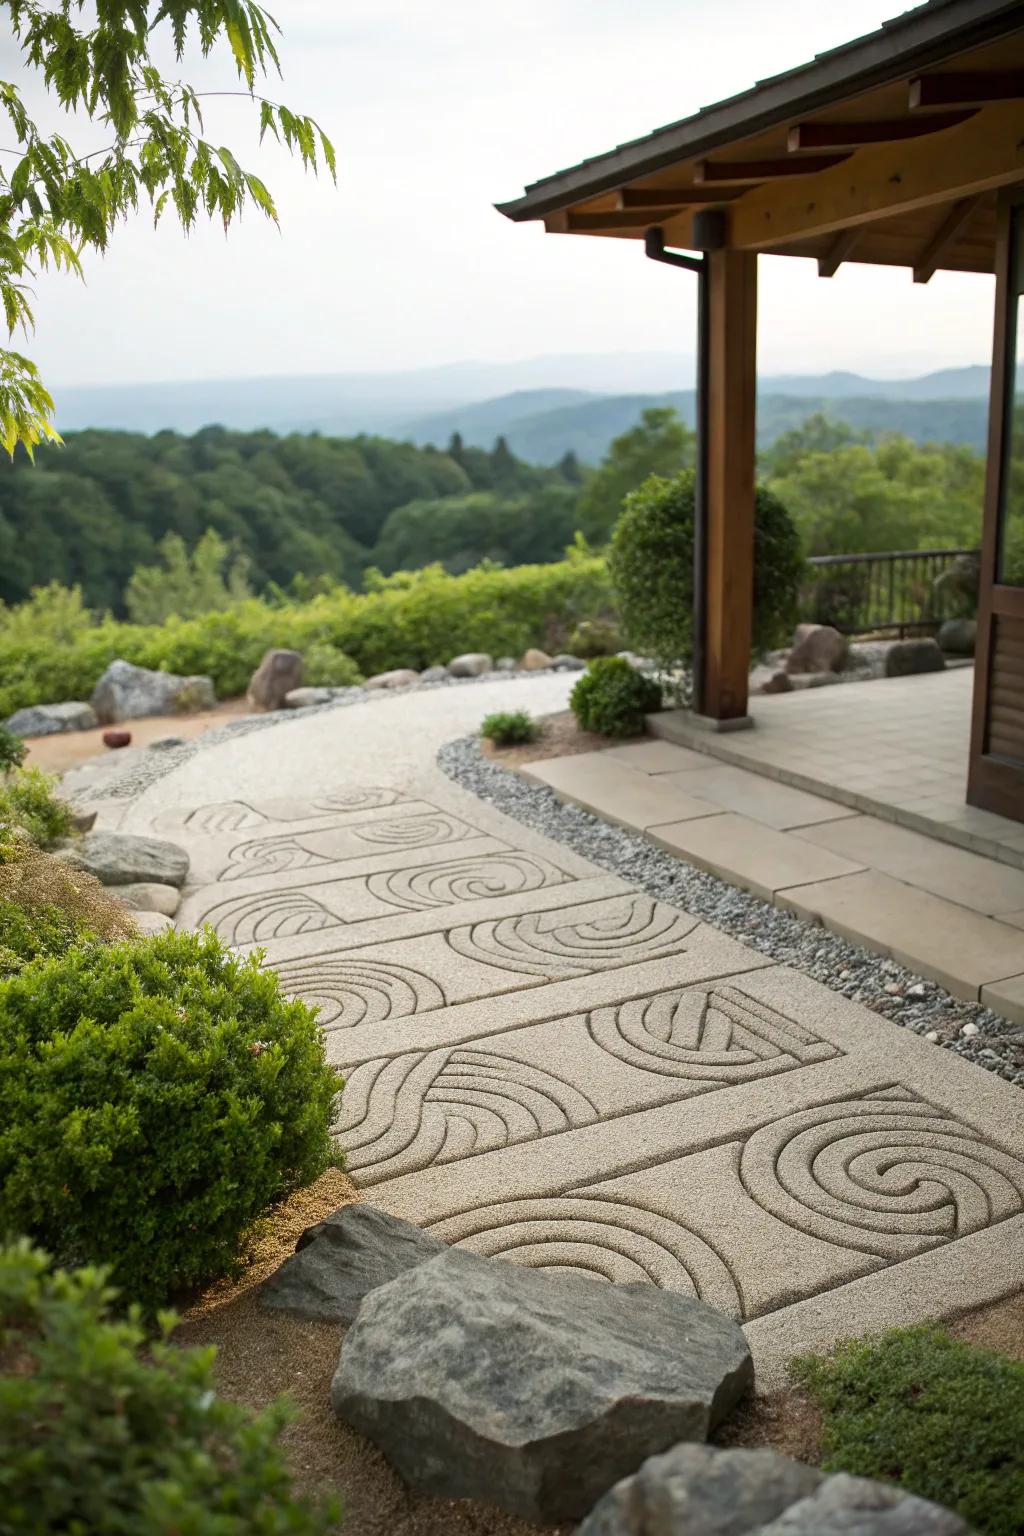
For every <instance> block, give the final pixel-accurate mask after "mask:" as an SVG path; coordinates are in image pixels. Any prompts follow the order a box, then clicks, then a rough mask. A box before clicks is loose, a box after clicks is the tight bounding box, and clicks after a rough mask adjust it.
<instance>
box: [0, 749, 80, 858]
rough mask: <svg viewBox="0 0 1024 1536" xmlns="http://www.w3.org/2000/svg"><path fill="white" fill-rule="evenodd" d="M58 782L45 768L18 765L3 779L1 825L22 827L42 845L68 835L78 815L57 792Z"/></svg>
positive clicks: (0, 791) (0, 794)
mask: <svg viewBox="0 0 1024 1536" xmlns="http://www.w3.org/2000/svg"><path fill="white" fill-rule="evenodd" d="M56 783H57V781H56V779H55V778H53V777H52V775H50V774H46V773H44V772H43V771H42V769H41V768H15V769H14V771H13V772H11V773H8V774H7V775H6V776H4V777H2V778H0V826H6V827H9V828H10V827H13V828H18V829H19V830H20V831H22V832H23V833H24V834H25V835H26V836H27V837H29V838H31V840H32V842H34V843H36V844H37V845H38V846H39V847H40V848H52V847H53V845H54V844H55V843H57V842H59V841H60V839H61V838H62V837H67V835H68V833H69V832H70V831H71V828H72V824H73V821H74V814H73V812H72V810H71V807H70V806H69V805H68V804H67V803H66V801H64V800H61V799H60V798H59V796H58V795H57V794H56V793H55V789H56Z"/></svg>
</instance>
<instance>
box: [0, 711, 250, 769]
mask: <svg viewBox="0 0 1024 1536" xmlns="http://www.w3.org/2000/svg"><path fill="white" fill-rule="evenodd" d="M251 714H252V709H251V708H250V706H249V705H248V704H247V703H246V701H245V699H224V700H223V701H222V702H221V703H220V704H218V705H217V706H216V708H214V709H207V710H204V711H203V712H202V713H201V714H194V715H152V716H151V717H150V718H149V719H146V720H126V721H124V723H123V724H122V725H116V726H110V725H101V726H99V727H98V729H96V730H95V731H68V732H66V733H64V734H60V735H57V736H32V737H29V738H28V741H27V743H26V745H27V746H28V756H27V758H26V759H25V761H26V763H30V764H32V765H33V766H34V767H36V768H43V769H45V770H46V772H47V773H67V772H68V770H69V769H71V768H77V767H78V766H79V764H80V763H84V762H86V761H87V760H88V759H89V758H90V757H96V756H97V754H99V753H101V752H110V750H111V749H110V748H109V747H105V746H104V745H103V732H104V731H110V730H116V731H121V730H124V731H130V732H131V736H132V740H131V745H132V746H133V747H148V746H149V744H150V742H151V741H159V740H160V739H161V737H164V736H182V737H184V738H185V740H186V741H187V740H190V739H191V738H192V737H193V736H201V735H202V734H203V732H204V731H210V730H212V729H213V727H214V726H216V725H224V724H225V723H226V722H227V721H229V720H240V719H242V717H243V716H245V715H251Z"/></svg>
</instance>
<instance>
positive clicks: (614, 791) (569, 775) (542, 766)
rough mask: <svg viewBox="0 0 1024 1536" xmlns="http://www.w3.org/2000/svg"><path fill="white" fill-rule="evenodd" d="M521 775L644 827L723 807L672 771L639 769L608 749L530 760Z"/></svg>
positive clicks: (574, 800) (593, 808) (581, 803)
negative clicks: (688, 786)
mask: <svg viewBox="0 0 1024 1536" xmlns="http://www.w3.org/2000/svg"><path fill="white" fill-rule="evenodd" d="M523 777H524V778H526V779H529V780H530V781H531V782H532V783H534V784H546V785H547V786H548V787H549V788H550V789H553V790H555V791H556V793H557V794H558V796H559V798H560V799H562V800H568V801H569V802H570V803H571V804H573V805H579V806H582V807H583V809H584V810H585V811H593V812H594V813H595V814H596V815H598V816H602V817H604V819H605V820H606V821H613V822H616V823H618V825H619V826H624V827H636V828H637V829H638V830H639V831H641V832H643V831H646V829H647V828H648V827H653V826H654V825H655V824H656V823H658V822H665V821H689V820H691V819H693V818H698V817H705V816H717V815H720V814H721V809H722V808H721V806H719V805H715V804H713V803H712V802H711V801H710V800H702V799H700V797H699V796H697V795H692V794H689V793H688V792H687V791H686V790H685V789H683V788H681V787H680V783H679V781H678V780H677V778H676V776H675V775H672V776H670V777H669V778H667V777H666V775H664V774H649V773H642V772H638V771H637V769H636V768H634V767H631V766H630V765H629V764H628V763H624V762H621V761H619V760H617V759H614V758H611V757H609V755H608V754H607V753H606V752H581V753H579V754H578V755H576V756H574V757H555V758H549V759H548V760H547V761H546V762H539V763H528V764H527V765H526V766H525V767H524V768H523Z"/></svg>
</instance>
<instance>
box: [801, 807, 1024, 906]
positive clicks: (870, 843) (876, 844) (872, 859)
mask: <svg viewBox="0 0 1024 1536" xmlns="http://www.w3.org/2000/svg"><path fill="white" fill-rule="evenodd" d="M779 787H780V788H781V787H783V786H779ZM799 835H800V836H801V837H802V838H805V839H806V840H807V841H808V842H811V843H816V844H817V845H818V847H819V848H831V850H832V852H833V853H840V854H843V855H845V857H846V858H850V859H857V860H859V861H860V862H861V863H864V864H867V865H870V867H871V868H872V869H877V870H881V871H882V872H883V873H884V874H887V875H892V876H893V877H894V878H895V879H897V880H904V881H906V883H907V884H908V885H915V886H917V887H919V888H920V889H921V890H924V891H930V892H931V893H932V895H933V896H943V897H945V899H946V900H947V901H953V902H957V903H959V904H960V905H961V906H964V907H971V908H972V909H973V910H974V911H975V912H980V913H982V914H983V915H984V916H987V917H1003V919H1004V921H1011V922H1012V921H1013V917H1012V913H1013V910H1014V909H1015V908H1020V907H1022V906H1024V869H1013V868H1012V867H1011V866H1010V865H1009V864H997V863H996V862H995V861H994V860H993V859H984V858H982V857H981V856H980V855H979V854H976V853H968V852H967V851H966V849H963V848H955V847H953V846H952V844H950V843H940V842H936V840H935V839H934V838H932V837H926V836H925V834H924V833H923V832H913V831H911V830H910V828H909V827H899V826H895V825H894V824H893V823H892V822H891V821H880V820H879V819H878V817H876V816H850V817H849V818H848V819H846V820H844V821H842V822H833V823H831V824H829V825H827V826H813V827H802V828H800V829H799ZM1004 914H1011V915H1010V916H1009V917H1008V918H1007V917H1005V916H1004Z"/></svg>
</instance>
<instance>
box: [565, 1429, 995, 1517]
mask: <svg viewBox="0 0 1024 1536" xmlns="http://www.w3.org/2000/svg"><path fill="white" fill-rule="evenodd" d="M967 1531H968V1528H967V1526H966V1525H965V1524H964V1522H963V1521H962V1520H961V1519H960V1517H959V1515H954V1514H953V1513H952V1512H951V1511H950V1510H947V1509H942V1508H940V1507H939V1505H937V1504H931V1503H929V1502H928V1501H927V1500H925V1499H919V1498H916V1497H915V1496H914V1495H913V1494H910V1493H907V1492H906V1491H905V1490H904V1489H902V1488H892V1487H890V1486H888V1485H887V1484H882V1483H875V1482H871V1481H870V1480H869V1479H866V1478H861V1477H849V1476H847V1475H846V1474H845V1473H837V1474H836V1475H835V1476H834V1477H827V1476H826V1475H825V1474H824V1473H823V1472H819V1471H817V1470H816V1469H815V1468H814V1467H806V1466H804V1465H803V1464H802V1463H801V1462H799V1461H790V1459H789V1457H788V1456H778V1455H776V1453H775V1452H774V1451H767V1450H764V1451H734V1450H719V1449H718V1448H717V1447H715V1446H711V1445H677V1446H675V1447H673V1449H672V1450H671V1451H668V1452H667V1453H666V1454H665V1455H664V1456H652V1457H651V1459H650V1460H649V1461H646V1462H644V1465H643V1466H642V1467H641V1468H640V1470H639V1472H637V1473H636V1474H635V1475H634V1476H632V1477H627V1478H624V1479H623V1480H622V1482H620V1483H616V1485H615V1487H614V1488H612V1489H611V1490H610V1491H609V1492H608V1493H606V1494H605V1496H604V1498H603V1499H601V1500H600V1502H599V1503H598V1504H597V1505H595V1507H594V1509H593V1510H592V1511H591V1513H590V1514H589V1515H588V1516H587V1518H586V1520H584V1521H583V1524H582V1525H581V1526H580V1527H579V1530H578V1531H577V1536H967Z"/></svg>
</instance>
